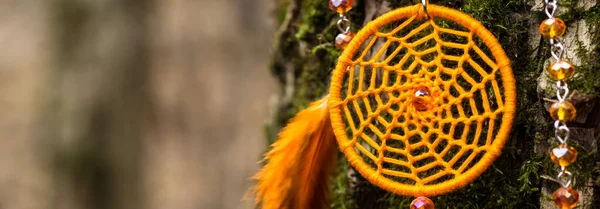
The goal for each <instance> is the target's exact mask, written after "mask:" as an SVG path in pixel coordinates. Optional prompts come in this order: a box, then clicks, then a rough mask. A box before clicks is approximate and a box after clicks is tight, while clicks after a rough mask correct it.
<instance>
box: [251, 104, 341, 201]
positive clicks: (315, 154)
mask: <svg viewBox="0 0 600 209" xmlns="http://www.w3.org/2000/svg"><path fill="white" fill-rule="evenodd" d="M328 100H329V96H325V97H324V98H323V99H321V100H319V101H317V102H314V103H312V104H311V105H310V106H309V107H308V108H306V109H305V110H302V111H301V112H300V113H298V114H297V115H296V116H295V117H294V118H293V119H291V120H290V122H289V123H288V125H287V126H286V127H285V128H284V129H283V131H281V132H280V133H279V138H278V139H277V141H275V143H273V145H271V147H272V148H271V150H270V151H269V152H268V153H267V154H266V156H265V160H267V161H268V163H267V164H266V165H265V166H264V167H263V169H262V170H261V171H260V172H259V173H258V174H256V176H255V178H256V179H258V182H257V184H256V187H255V190H254V191H255V193H256V203H257V204H262V208H263V209H325V208H329V203H328V194H329V176H330V174H331V173H332V171H333V169H334V167H335V160H336V156H337V155H336V151H335V150H336V147H337V146H336V140H335V135H334V134H333V128H332V127H331V122H330V119H329V111H328V109H327V102H328Z"/></svg>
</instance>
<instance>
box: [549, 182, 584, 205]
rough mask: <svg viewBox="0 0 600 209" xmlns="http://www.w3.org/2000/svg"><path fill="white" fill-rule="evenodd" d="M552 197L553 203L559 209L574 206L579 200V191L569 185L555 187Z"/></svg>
mask: <svg viewBox="0 0 600 209" xmlns="http://www.w3.org/2000/svg"><path fill="white" fill-rule="evenodd" d="M552 197H553V198H554V204H556V206H558V208H560V209H571V208H574V207H575V206H577V202H579V193H577V191H576V190H574V189H573V188H571V187H569V188H564V187H561V188H559V189H557V190H556V191H555V192H554V194H553V195H552Z"/></svg>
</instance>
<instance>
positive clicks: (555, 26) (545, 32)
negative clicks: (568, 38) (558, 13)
mask: <svg viewBox="0 0 600 209" xmlns="http://www.w3.org/2000/svg"><path fill="white" fill-rule="evenodd" d="M566 30H567V26H566V25H565V22H563V21H562V20H561V19H559V18H550V19H546V20H544V22H542V25H540V33H541V34H542V36H544V37H546V38H556V37H560V36H562V35H563V34H565V31H566Z"/></svg>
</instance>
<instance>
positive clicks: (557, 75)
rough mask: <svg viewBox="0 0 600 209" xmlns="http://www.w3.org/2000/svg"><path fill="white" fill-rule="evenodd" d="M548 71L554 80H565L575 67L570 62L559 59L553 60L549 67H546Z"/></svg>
mask: <svg viewBox="0 0 600 209" xmlns="http://www.w3.org/2000/svg"><path fill="white" fill-rule="evenodd" d="M548 73H550V77H551V78H552V79H554V80H566V79H568V78H570V77H571V76H573V74H574V73H575V68H574V67H573V64H571V62H569V61H566V60H561V61H558V62H553V63H552V64H551V65H550V67H548Z"/></svg>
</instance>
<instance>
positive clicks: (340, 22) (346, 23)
mask: <svg viewBox="0 0 600 209" xmlns="http://www.w3.org/2000/svg"><path fill="white" fill-rule="evenodd" d="M350 25H351V24H350V20H349V19H348V18H347V17H346V16H345V15H340V19H339V20H338V21H337V28H338V30H339V31H340V33H343V34H348V32H349V31H350ZM344 26H345V27H346V28H344Z"/></svg>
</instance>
